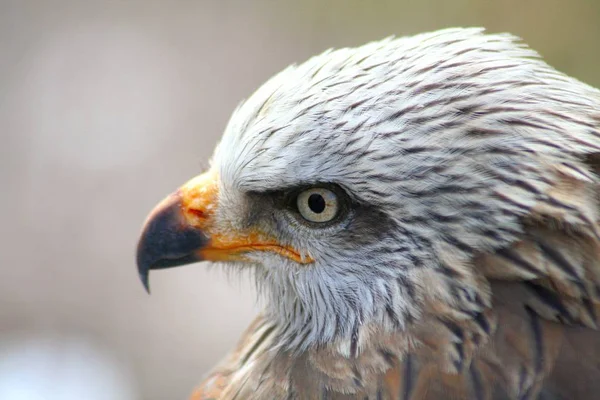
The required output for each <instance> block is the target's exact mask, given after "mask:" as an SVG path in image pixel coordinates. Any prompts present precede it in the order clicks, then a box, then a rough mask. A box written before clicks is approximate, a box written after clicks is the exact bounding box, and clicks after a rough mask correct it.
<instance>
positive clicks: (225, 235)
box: [137, 172, 313, 290]
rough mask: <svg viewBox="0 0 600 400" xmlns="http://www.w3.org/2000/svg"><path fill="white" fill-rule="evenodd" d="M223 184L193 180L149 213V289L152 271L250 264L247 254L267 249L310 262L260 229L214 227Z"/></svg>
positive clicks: (144, 239)
mask: <svg viewBox="0 0 600 400" xmlns="http://www.w3.org/2000/svg"><path fill="white" fill-rule="evenodd" d="M218 198H219V182H218V177H217V175H216V174H214V173H211V172H208V173H205V174H202V175H199V176H197V177H195V178H193V179H192V180H190V181H188V182H187V183H186V184H185V185H183V186H182V187H181V188H179V189H178V190H177V191H176V192H175V193H173V194H171V195H170V196H168V197H167V198H166V199H164V200H163V201H162V202H160V203H159V204H158V205H157V206H156V207H155V208H154V210H152V212H151V213H150V215H149V216H148V218H147V219H146V222H145V224H144V227H143V229H142V234H141V237H140V239H139V242H138V248H137V265H138V272H139V274H140V278H141V280H142V283H143V284H144V286H145V288H146V290H148V275H149V273H150V270H152V269H162V268H171V267H176V266H180V265H185V264H190V263H193V262H197V261H203V260H208V261H246V260H247V258H245V257H244V255H245V254H247V253H248V252H251V251H252V252H254V251H268V252H273V253H277V254H279V255H281V256H283V257H287V258H289V259H291V260H293V261H295V262H298V263H301V264H307V263H310V262H312V261H313V260H311V259H310V258H306V257H302V256H301V255H300V253H299V252H298V251H297V250H295V249H293V248H292V247H290V246H284V245H282V244H280V243H278V242H277V240H276V239H275V238H273V237H270V236H268V235H266V234H264V233H262V232H259V231H257V230H248V231H247V232H239V231H233V232H232V231H230V230H226V231H219V230H218V229H217V227H216V225H215V218H214V217H215V214H216V212H217V207H218Z"/></svg>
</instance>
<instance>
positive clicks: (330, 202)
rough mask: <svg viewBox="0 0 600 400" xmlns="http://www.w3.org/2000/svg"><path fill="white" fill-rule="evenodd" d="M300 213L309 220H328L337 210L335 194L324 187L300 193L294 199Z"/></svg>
mask: <svg viewBox="0 0 600 400" xmlns="http://www.w3.org/2000/svg"><path fill="white" fill-rule="evenodd" d="M296 206H297V207H298V211H299V212H300V215H302V217H303V218H304V219H306V220H307V221H310V222H329V221H331V220H332V219H334V218H335V217H336V216H337V214H338V210H339V204H338V198H337V195H336V194H335V193H334V192H332V191H331V190H328V189H324V188H312V189H308V190H305V191H303V192H302V193H300V194H299V195H298V197H297V199H296Z"/></svg>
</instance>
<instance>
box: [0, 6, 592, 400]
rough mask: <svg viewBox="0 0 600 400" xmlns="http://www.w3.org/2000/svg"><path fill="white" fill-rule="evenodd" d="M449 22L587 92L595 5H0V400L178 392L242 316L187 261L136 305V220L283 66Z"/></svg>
mask: <svg viewBox="0 0 600 400" xmlns="http://www.w3.org/2000/svg"><path fill="white" fill-rule="evenodd" d="M450 26H484V27H486V28H487V29H488V31H490V32H511V33H514V34H516V35H519V36H521V37H522V38H523V39H524V40H525V41H526V42H527V43H528V44H529V45H530V46H531V47H533V48H534V49H536V50H538V51H539V52H540V53H541V54H542V55H543V56H544V58H545V59H546V60H547V61H548V62H549V63H550V64H551V65H553V66H554V67H556V68H557V69H559V70H561V71H563V72H566V73H567V74H569V75H572V76H575V77H577V78H579V79H580V80H582V81H584V82H587V83H589V84H591V85H593V86H596V87H600V0H577V1H575V0H572V1H566V0H565V1H558V0H510V1H500V0H495V1H491V0H420V1H417V0H403V1H401V0H396V1H366V0H362V1H359V0H353V1H350V0H347V1H342V0H336V1H333V0H309V1H275V0H270V1H250V0H248V1H242V0H239V1H225V0H221V1H217V0H215V1H200V0H196V1H191V0H190V1H160V2H159V1H152V0H136V1H92V0H88V1H64V0H55V1H45V0H39V1H30V0H15V1H10V0H0V134H1V135H2V136H1V139H2V140H1V142H0V166H1V168H0V182H1V189H0V193H1V196H0V213H1V214H2V215H1V219H0V221H2V222H1V223H0V235H1V238H0V239H1V240H0V246H1V248H0V250H1V251H0V273H1V275H0V399H3V400H4V399H19V400H20V399H26V400H29V399H44V400H48V399H49V400H53V399H61V400H63V399H64V400H70V399H81V398H85V399H90V400H95V399H111V400H120V399H127V400H129V399H150V400H154V399H157V400H158V399H167V398H168V399H183V398H185V397H186V396H187V395H188V394H189V393H190V391H191V390H192V388H193V386H194V385H195V384H196V383H197V382H198V381H199V379H200V378H201V377H202V375H203V374H204V373H205V372H206V371H207V370H208V368H210V367H211V366H213V365H214V364H215V363H216V362H217V361H218V360H219V359H220V358H221V357H222V356H224V354H225V353H226V351H227V350H228V349H229V348H230V347H231V346H232V345H233V344H234V343H235V341H236V339H237V338H238V337H239V335H240V333H241V331H242V330H243V329H244V327H245V326H246V325H247V324H248V322H249V321H250V320H251V318H252V316H253V315H254V314H255V313H256V311H257V310H256V308H257V306H256V305H255V302H254V296H253V294H252V288H251V287H250V285H249V284H248V283H247V282H244V281H243V280H241V281H237V280H234V281H233V282H230V281H228V279H226V277H225V275H224V274H223V273H222V271H218V270H213V269H208V268H206V266H205V265H202V264H200V265H194V266H190V267H187V268H181V269H175V270H172V271H170V272H169V273H165V274H163V273H160V272H159V273H155V274H153V276H152V282H151V284H152V290H153V294H152V296H147V295H146V294H145V292H144V291H143V289H142V286H141V284H140V283H139V282H138V278H137V274H136V269H135V264H134V250H135V244H136V240H137V236H138V233H139V229H140V226H141V224H142V222H143V220H144V218H145V216H146V214H147V212H148V211H149V210H150V209H151V208H152V206H153V205H154V204H155V203H156V202H157V201H159V200H160V199H161V198H162V197H164V196H165V195H166V194H168V193H169V192H170V191H172V190H173V189H175V188H176V187H177V186H179V185H180V184H181V183H183V182H184V181H185V180H187V179H188V178H190V177H192V176H193V175H195V174H196V173H198V172H200V170H201V169H202V168H203V167H204V166H206V164H207V162H206V160H207V158H208V157H209V155H210V154H211V152H212V149H213V147H214V145H215V143H216V141H217V139H218V138H219V136H220V135H221V132H222V130H223V128H224V126H225V124H226V122H227V120H228V117H229V114H230V112H231V111H232V110H233V108H234V107H235V106H236V105H237V104H238V102H239V101H240V100H241V99H242V98H245V97H247V96H249V95H250V93H251V92H252V91H253V90H254V89H255V88H257V87H258V86H259V85H260V84H261V83H262V82H263V81H264V80H266V79H267V78H268V77H270V76H271V75H272V74H274V73H275V72H277V71H279V70H280V69H282V68H283V67H285V66H286V65H288V64H290V63H292V62H301V61H303V60H305V59H306V58H308V57H310V56H311V55H313V54H315V53H317V52H321V51H323V50H325V49H327V48H330V47H340V46H355V45H360V44H363V43H365V42H367V41H371V40H376V39H381V38H383V37H385V36H388V35H397V36H402V35H410V34H415V33H419V32H423V31H429V30H435V29H440V28H445V27H450Z"/></svg>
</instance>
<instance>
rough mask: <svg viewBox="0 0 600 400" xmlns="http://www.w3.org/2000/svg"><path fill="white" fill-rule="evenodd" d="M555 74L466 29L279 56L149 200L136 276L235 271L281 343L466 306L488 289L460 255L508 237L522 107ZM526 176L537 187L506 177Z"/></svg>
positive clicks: (524, 130) (556, 78) (532, 174)
mask: <svg viewBox="0 0 600 400" xmlns="http://www.w3.org/2000/svg"><path fill="white" fill-rule="evenodd" d="M567 84H568V82H567V78H565V77H564V76H563V75H560V74H559V73H558V72H556V71H554V70H552V69H551V68H550V67H548V66H547V65H546V64H544V63H543V62H542V61H540V60H539V59H538V58H537V57H536V54H535V53H534V52H533V51H531V50H529V49H527V48H524V47H522V46H521V45H518V44H515V40H514V38H513V37H510V36H508V35H491V36H490V35H484V34H483V33H482V32H481V30H479V29H451V30H445V31H438V32H435V33H430V34H423V35H418V36H414V37H410V38H400V39H393V38H390V39H386V40H383V41H380V42H373V43H370V44H367V45H365V46H362V47H358V48H354V49H340V50H336V51H327V52H325V53H323V54H321V55H319V56H316V57H314V58H312V59H310V60H308V61H307V62H305V63H303V64H301V65H297V66H296V65H294V66H290V67H288V68H287V69H285V70H284V71H282V72H281V73H279V74H277V75H276V76H274V77H273V78H272V79H270V80H269V81H268V82H266V83H265V84H264V85H263V86H262V87H261V88H259V89H258V90H257V91H256V92H255V93H254V94H253V95H252V96H251V97H250V98H249V99H248V100H246V101H244V102H243V103H242V104H241V105H240V106H239V107H238V108H237V109H236V110H235V112H234V113H233V115H232V117H231V119H230V122H229V124H228V126H227V128H226V130H225V133H224V135H223V137H222V139H221V141H220V143H219V145H218V146H217V149H216V150H215V153H214V155H213V157H212V161H211V166H210V168H209V170H208V171H206V172H205V173H203V174H201V175H199V176H197V177H195V178H193V179H191V180H190V181H189V182H187V183H185V184H184V185H183V186H181V187H180V188H179V189H178V190H177V191H176V192H175V193H174V194H172V195H170V196H169V197H167V198H166V199H165V200H164V201H163V202H162V203H160V204H159V205H158V206H157V207H156V209H155V210H154V211H152V213H151V214H150V216H149V218H148V220H147V222H146V224H145V226H144V228H143V232H142V237H141V239H140V241H139V246H138V253H137V257H138V258H137V262H138V267H139V273H140V276H141V278H142V280H143V281H144V283H145V284H146V285H147V282H148V273H149V271H150V270H152V269H159V268H167V267H173V266H178V265H183V264H189V263H192V262H196V261H203V260H206V261H213V262H220V263H227V264H231V265H234V266H239V267H240V268H244V267H251V268H252V269H253V271H254V273H255V275H256V281H257V282H258V286H259V287H260V289H261V291H262V292H263V293H264V294H265V296H266V299H267V301H266V313H267V314H268V315H270V316H271V318H273V319H275V320H276V321H278V323H279V326H281V327H282V328H281V329H282V335H283V336H284V337H285V338H286V339H285V341H284V342H285V343H286V344H287V345H288V346H289V347H290V348H304V347H306V346H310V345H311V344H318V343H327V342H330V341H333V340H336V339H345V338H348V337H350V336H351V335H352V334H353V332H356V330H357V329H359V328H361V327H365V326H370V327H374V328H373V329H376V330H383V331H389V330H402V329H405V328H406V327H407V325H409V324H411V323H413V321H418V320H419V318H421V316H422V314H423V313H426V312H433V311H431V310H432V309H434V308H435V309H440V307H441V306H439V304H447V305H449V307H448V308H452V309H453V310H455V311H456V312H457V313H460V312H464V313H465V315H470V317H473V315H476V314H477V312H480V311H481V310H482V309H484V308H485V307H486V305H488V304H489V301H490V300H489V298H490V291H489V286H488V285H487V281H486V280H485V279H484V278H483V277H482V275H481V273H480V271H478V270H477V269H476V268H474V267H473V265H474V264H473V260H474V259H476V257H477V255H478V254H483V253H486V252H490V251H493V250H494V249H498V248H500V247H502V246H504V245H506V244H507V243H509V242H511V241H513V240H514V239H515V237H517V235H518V234H519V233H520V230H521V228H520V224H519V221H518V218H519V217H520V216H521V215H523V213H525V212H526V207H527V206H528V202H531V201H532V198H533V196H534V195H535V193H536V191H538V192H539V191H542V190H543V187H542V186H544V185H545V183H544V179H542V178H540V179H536V177H537V176H538V175H542V174H543V172H542V171H541V169H539V168H537V166H536V165H533V164H532V163H531V161H530V160H531V151H532V149H534V148H535V146H539V145H540V144H539V143H538V144H536V142H535V141H534V139H533V135H532V134H531V133H533V132H534V131H535V129H536V128H535V124H534V122H532V120H531V117H530V116H531V115H535V114H536V110H537V109H538V108H539V107H540V105H541V104H545V106H548V104H549V103H552V102H553V100H552V98H553V95H554V94H556V92H559V91H561V90H562V89H561V88H562V87H563V86H565V85H567ZM545 97H547V98H545ZM554 102H555V103H556V101H554ZM558 107H559V106H558V105H557V109H558ZM560 107H564V106H560ZM538 117H539V118H543V116H539V115H538ZM519 121H521V122H519ZM561 123H562V122H561ZM558 140H559V139H558ZM528 177H529V178H532V179H531V181H535V182H536V185H538V186H539V187H537V188H535V189H536V190H529V189H530V188H527V187H524V186H523V185H520V184H516V185H515V184H514V182H515V181H517V180H519V179H521V180H522V181H523V182H524V181H525V180H527V178H528ZM507 198H513V199H514V198H518V199H519V200H511V201H508V200H507ZM434 303H435V304H438V306H432V305H431V304H434ZM436 307H437V308H436Z"/></svg>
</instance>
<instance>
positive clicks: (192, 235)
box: [137, 195, 208, 293]
mask: <svg viewBox="0 0 600 400" xmlns="http://www.w3.org/2000/svg"><path fill="white" fill-rule="evenodd" d="M207 242H208V239H207V237H206V236H204V234H203V233H202V232H201V231H199V230H197V229H195V228H193V227H190V226H186V224H185V223H184V222H183V221H182V216H181V203H180V202H179V197H178V196H177V195H175V196H171V197H169V198H168V199H167V201H165V202H163V203H161V204H160V205H159V206H158V207H157V208H156V209H155V210H154V211H153V212H152V214H151V216H150V217H149V219H148V221H147V222H146V224H145V226H144V228H143V230H142V235H141V237H140V240H139V242H138V247H137V266H138V274H139V277H140V280H141V281H142V284H143V285H144V288H145V289H146V291H147V292H148V293H150V285H149V274H150V270H153V269H163V268H171V267H177V266H179V265H185V264H190V263H193V262H197V261H201V259H200V257H198V256H197V255H196V254H195V252H196V251H197V250H198V249H200V248H202V247H203V246H204V245H205V244H206V243H207Z"/></svg>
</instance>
